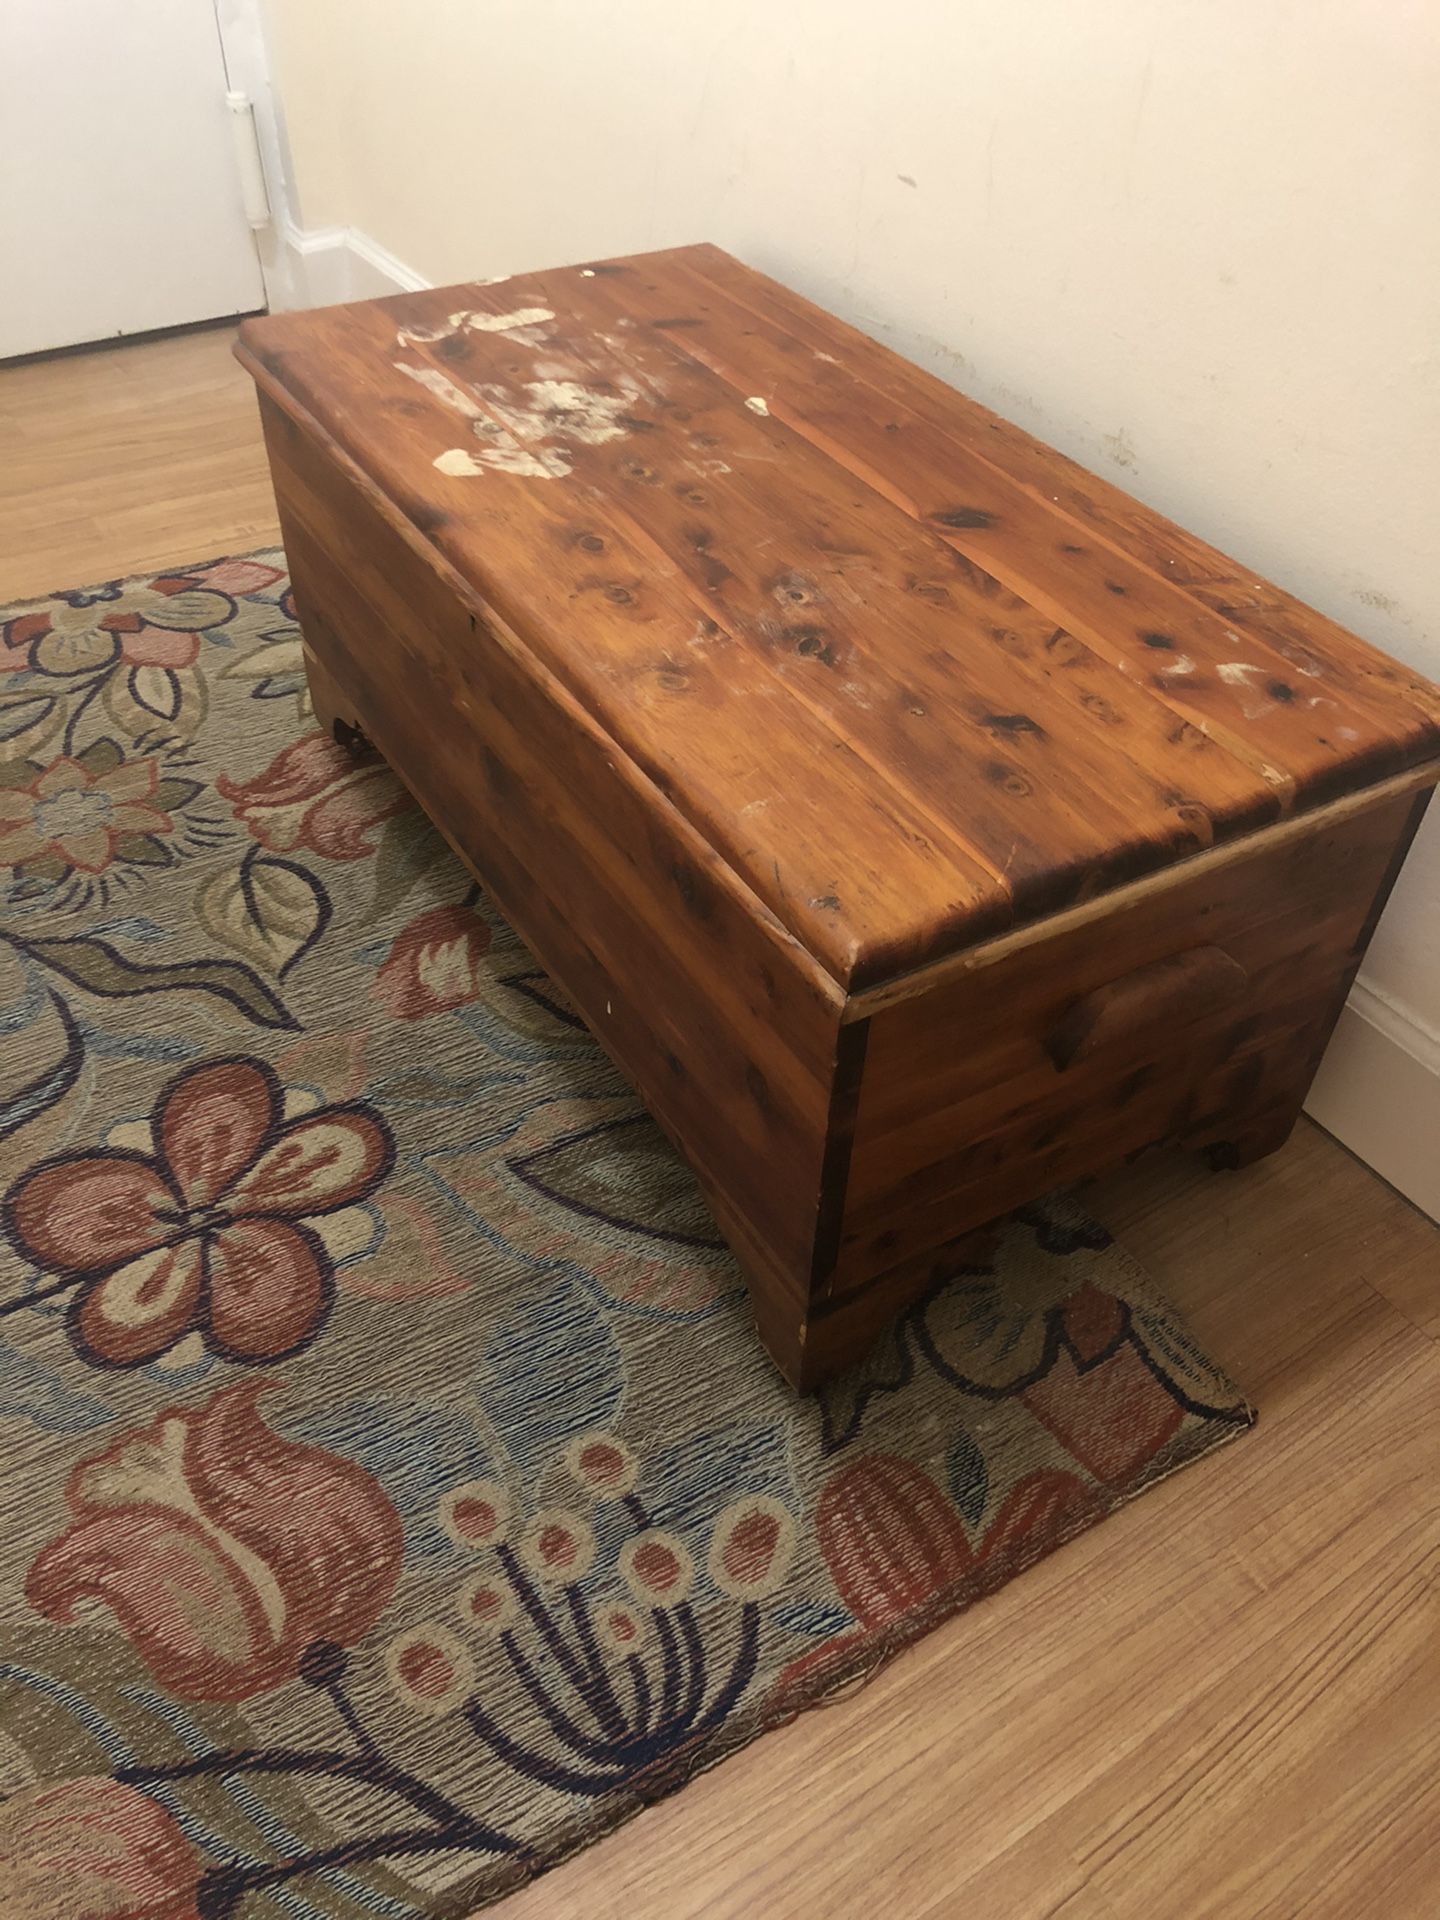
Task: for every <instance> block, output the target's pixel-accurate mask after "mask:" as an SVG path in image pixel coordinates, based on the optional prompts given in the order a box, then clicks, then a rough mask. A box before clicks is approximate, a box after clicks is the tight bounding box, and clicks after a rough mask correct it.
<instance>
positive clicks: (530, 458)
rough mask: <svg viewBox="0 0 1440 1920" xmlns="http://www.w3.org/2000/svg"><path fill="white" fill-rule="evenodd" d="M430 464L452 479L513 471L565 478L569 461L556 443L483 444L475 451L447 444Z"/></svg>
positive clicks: (529, 475)
mask: <svg viewBox="0 0 1440 1920" xmlns="http://www.w3.org/2000/svg"><path fill="white" fill-rule="evenodd" d="M431 465H432V466H433V467H434V468H435V470H436V472H437V473H444V474H448V475H449V476H450V477H451V478H452V479H455V480H465V479H470V478H472V477H473V476H474V475H476V474H481V473H511V474H515V475H516V476H517V477H518V478H520V479H522V480H563V479H564V477H565V475H566V474H567V473H569V471H570V462H569V461H568V460H567V459H566V458H565V456H564V454H563V453H557V452H556V451H555V449H554V448H553V447H539V448H530V447H516V446H496V447H481V448H479V449H478V450H477V451H476V452H474V453H472V452H471V451H470V450H469V448H468V447H447V448H446V450H445V452H444V453H439V454H436V456H435V458H434V460H433V461H432V462H431Z"/></svg>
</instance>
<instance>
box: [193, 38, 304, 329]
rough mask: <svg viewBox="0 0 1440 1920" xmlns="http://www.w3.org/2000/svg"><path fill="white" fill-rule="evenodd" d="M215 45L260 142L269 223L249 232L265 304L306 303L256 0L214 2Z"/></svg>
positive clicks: (290, 186) (279, 117)
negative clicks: (246, 99)
mask: <svg viewBox="0 0 1440 1920" xmlns="http://www.w3.org/2000/svg"><path fill="white" fill-rule="evenodd" d="M214 6H215V21H216V25H217V26H218V27H219V30H220V48H221V52H222V54H223V56H224V60H225V74H226V78H227V79H228V81H229V84H230V86H231V87H232V88H233V89H235V91H237V92H239V93H244V94H248V95H249V98H250V102H251V105H252V107H253V108H254V112H255V132H256V136H257V138H258V140H259V142H260V166H261V170H262V172H263V173H264V175H265V192H266V195H267V196H268V198H269V201H270V224H269V226H268V227H261V228H260V229H259V230H258V231H257V232H256V234H255V245H256V248H257V250H258V251H259V254H260V274H261V278H262V279H263V280H264V282H265V299H266V304H267V305H268V306H270V307H271V308H272V309H274V310H277V311H279V310H283V309H285V308H290V307H303V306H307V305H309V304H310V302H309V299H308V297H307V289H306V287H305V286H304V284H303V274H302V273H301V272H300V271H298V270H297V267H298V262H299V259H300V256H301V254H302V253H303V249H301V248H298V247H297V245H296V239H297V236H298V235H299V231H300V230H299V227H298V225H297V222H296V219H295V211H296V196H295V188H294V180H295V169H294V163H293V162H292V160H291V158H290V146H289V142H288V140H287V139H286V136H285V116H284V113H283V111H282V109H281V106H280V101H279V97H278V95H277V94H276V91H275V88H274V86H273V84H272V82H271V61H270V49H269V45H268V44H267V41H266V37H265V22H264V20H263V18H262V16H261V12H260V0H214Z"/></svg>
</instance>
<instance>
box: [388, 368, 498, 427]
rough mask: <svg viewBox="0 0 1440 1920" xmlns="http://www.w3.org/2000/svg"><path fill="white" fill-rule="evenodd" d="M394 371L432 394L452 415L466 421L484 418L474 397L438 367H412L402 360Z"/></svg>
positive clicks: (482, 411)
mask: <svg viewBox="0 0 1440 1920" xmlns="http://www.w3.org/2000/svg"><path fill="white" fill-rule="evenodd" d="M395 371H396V372H397V373H403V374H405V375H406V376H407V378H409V379H411V380H413V381H414V382H415V383H416V385H417V386H421V387H424V389H425V391H426V392H427V393H433V394H434V396H435V398H436V399H437V400H438V401H439V402H440V404H441V405H442V406H445V407H448V408H449V409H450V411H451V412H452V413H458V414H460V415H462V416H463V418H465V419H466V420H481V419H483V418H484V409H483V408H482V407H480V406H478V405H477V404H476V401H475V398H474V395H473V394H469V393H466V391H465V389H464V388H463V387H460V386H457V385H456V383H455V382H454V381H453V380H452V379H451V378H450V376H449V375H448V374H444V373H442V372H441V371H440V369H439V368H438V367H412V366H410V365H409V364H408V363H407V362H406V361H404V360H397V361H396V362H395Z"/></svg>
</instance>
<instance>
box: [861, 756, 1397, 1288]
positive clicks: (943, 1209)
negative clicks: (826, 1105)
mask: <svg viewBox="0 0 1440 1920" xmlns="http://www.w3.org/2000/svg"><path fill="white" fill-rule="evenodd" d="M1423 803H1424V795H1423V794H1422V795H1421V796H1420V798H1419V799H1417V797H1416V795H1415V793H1413V792H1402V793H1397V794H1395V795H1393V796H1392V797H1390V798H1388V799H1384V800H1380V801H1377V803H1376V804H1375V805H1374V806H1373V807H1370V808H1368V809H1367V810H1364V811H1361V812H1358V813H1356V814H1354V815H1352V816H1350V817H1348V818H1345V819H1343V820H1341V821H1338V822H1337V823H1336V824H1334V825H1330V826H1327V825H1325V824H1323V823H1322V822H1321V821H1317V822H1316V824H1315V827H1314V830H1313V831H1309V832H1301V831H1299V830H1298V826H1297V829H1296V830H1295V831H1293V832H1287V833H1286V834H1285V835H1284V836H1277V843H1276V844H1274V845H1273V846H1267V845H1266V844H1265V841H1264V838H1263V837H1262V838H1261V839H1260V840H1259V841H1257V843H1256V844H1255V846H1254V848H1253V850H1252V851H1248V852H1247V853H1246V854H1245V855H1243V856H1240V855H1238V853H1237V855H1236V857H1234V858H1232V859H1231V860H1230V861H1228V862H1227V863H1225V864H1223V865H1218V866H1217V870H1216V871H1214V872H1210V871H1207V867H1208V866H1209V864H1210V863H1209V861H1208V860H1207V859H1206V858H1203V857H1202V858H1201V859H1198V860H1197V861H1196V862H1195V863H1194V867H1195V871H1194V873H1193V875H1192V876H1191V877H1189V878H1184V877H1182V876H1181V875H1178V874H1177V875H1176V876H1175V877H1174V878H1173V879H1171V878H1167V879H1166V880H1165V881H1164V882H1160V883H1156V884H1155V885H1154V887H1153V888H1152V889H1150V890H1148V891H1147V890H1146V889H1143V888H1137V889H1135V890H1134V893H1135V895H1136V896H1137V897H1136V898H1135V899H1134V900H1133V903H1132V904H1130V905H1128V906H1125V907H1123V908H1122V909H1120V910H1117V911H1116V912H1114V913H1113V914H1109V915H1102V916H1101V917H1099V918H1097V919H1093V920H1090V921H1088V922H1085V923H1084V924H1081V925H1079V926H1077V927H1076V928H1075V929H1074V930H1073V931H1072V932H1070V933H1059V934H1056V935H1054V936H1052V937H1049V938H1043V937H1042V938H1038V939H1036V940H1034V941H1033V942H1031V943H1030V944H1028V945H1020V946H1018V947H1016V948H1015V950H1014V951H1012V952H1010V953H1009V954H1008V955H1006V956H1005V957H1002V958H997V959H996V960H995V962H994V963H993V964H991V965H977V966H975V967H974V968H973V969H972V970H970V971H968V972H963V973H961V974H960V975H959V976H958V977H951V978H950V979H949V980H948V981H942V982H940V983H937V984H936V985H935V986H934V987H933V988H932V989H931V990H930V991H929V992H927V993H921V994H919V995H917V997H915V998H913V999H909V1000H905V1001H902V1002H900V1003H898V1004H894V1005H891V1006H888V1007H885V1008H883V1009H882V1010H881V1011H879V1012H877V1013H876V1014H875V1015H874V1017H873V1018H872V1019H871V1021H870V1023H869V1039H868V1048H867V1054H866V1063H865V1075H864V1079H863V1082H862V1085H861V1089H860V1096H859V1102H858V1110H857V1114H856V1122H855V1132H854V1146H853V1153H852V1157H851V1161H850V1169H849V1185H848V1189H847V1195H846V1207H845V1219H844V1227H843V1230H842V1235H841V1244H840V1250H839V1256H838V1261H837V1265H836V1269H835V1273H834V1276H833V1278H832V1281H831V1285H830V1291H831V1292H832V1293H835V1294H837V1295H844V1294H846V1293H849V1292H853V1291H855V1290H857V1289H862V1288H864V1287H865V1286H867V1285H869V1284H870V1283H872V1282H873V1281H874V1279H875V1278H876V1276H877V1275H880V1274H882V1273H884V1272H886V1271H887V1270H888V1269H889V1268H891V1267H893V1266H896V1265H898V1264H899V1263H901V1262H902V1261H904V1260H907V1259H911V1258H913V1257H915V1256H917V1255H919V1254H922V1253H923V1252H925V1251H926V1250H927V1249H931V1248H935V1247H938V1246H940V1245H941V1244H942V1243H943V1242H944V1241H946V1240H947V1239H949V1238H950V1237H951V1236H953V1235H955V1234H959V1233H963V1232H965V1231H968V1230H969V1229H970V1228H973V1227H975V1226H978V1225H980V1224H982V1223H983V1222H985V1221H988V1220H990V1219H992V1218H994V1217H996V1216H997V1215H999V1214H1001V1213H1003V1212H1004V1211H1006V1210H1007V1209H1008V1208H1010V1207H1013V1206H1016V1205H1021V1204H1024V1203H1025V1202H1027V1201H1029V1200H1031V1199H1033V1198H1034V1197H1035V1196H1036V1195H1037V1194H1040V1193H1044V1192H1046V1191H1047V1190H1049V1189H1050V1188H1053V1187H1056V1186H1060V1185H1063V1184H1064V1183H1066V1182H1067V1181H1071V1180H1075V1179H1077V1178H1081V1177H1083V1176H1087V1175H1089V1174H1092V1173H1096V1172H1099V1171H1101V1170H1103V1169H1104V1168H1105V1167H1107V1166H1110V1165H1114V1164H1116V1163H1118V1162H1119V1161H1121V1160H1122V1159H1124V1158H1125V1157H1127V1156H1128V1155H1131V1154H1134V1153H1136V1152H1138V1151H1139V1150H1141V1149H1143V1148H1145V1147H1148V1146H1151V1145H1155V1144H1158V1143H1160V1142H1166V1141H1169V1142H1176V1143H1188V1144H1197V1145H1203V1144H1208V1143H1209V1142H1211V1141H1220V1140H1223V1139H1229V1138H1233V1137H1234V1133H1235V1130H1236V1129H1237V1127H1239V1128H1241V1129H1242V1130H1254V1129H1255V1128H1257V1127H1259V1126H1261V1125H1263V1123H1264V1122H1265V1121H1266V1120H1267V1118H1268V1117H1269V1116H1271V1115H1280V1114H1284V1113H1288V1115H1289V1117H1290V1118H1292V1119H1293V1115H1294V1112H1295V1111H1296V1110H1298V1108H1299V1105H1300V1103H1301V1101H1302V1099H1303V1097H1304V1094H1305V1091H1306V1089H1307V1088H1308V1085H1309V1082H1310V1078H1311V1076H1312V1075H1313V1073H1314V1071H1315V1068H1316V1066H1317V1065H1318V1062H1319V1055H1320V1052H1321V1050H1322V1049H1323V1047H1324V1045H1325V1042H1326V1040H1327V1039H1328V1037H1329V1034H1330V1030H1331V1027H1332V1025H1333V1022H1334V1019H1335V1017H1336V1016H1337V1015H1338V1013H1339V1010H1340V1005H1341V1003H1342V1001H1343V999H1344V995H1345V993H1346V991H1347V989H1348V986H1349V982H1350V979H1351V978H1352V977H1353V972H1354V969H1355V967H1356V965H1357V964H1358V962H1359V959H1360V956H1361V954H1362V953H1363V951H1364V947H1365V944H1366V942H1367V941H1368V939H1369V935H1370V932H1371V931H1372V928H1373V922H1374V918H1375V917H1376V914H1377V911H1378V909H1377V899H1381V898H1383V894H1384V892H1385V891H1386V890H1388V886H1389V883H1390V881H1391V880H1392V879H1393V877H1394V872H1395V871H1396V870H1397V868H1398V862H1399V859H1400V858H1401V857H1403V851H1404V848H1405V847H1406V846H1407V845H1408V843H1409V836H1410V834H1411V832H1413V829H1414V825H1415V823H1416V822H1417V820H1418V817H1419V811H1420V809H1421V808H1422V807H1423ZM999 944H1000V945H1001V946H1003V945H1004V943H1003V942H1002V943H999ZM983 953H984V950H983V949H981V950H980V955H981V956H983Z"/></svg>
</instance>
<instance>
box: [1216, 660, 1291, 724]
mask: <svg viewBox="0 0 1440 1920" xmlns="http://www.w3.org/2000/svg"><path fill="white" fill-rule="evenodd" d="M1215 671H1216V673H1218V674H1219V676H1220V678H1221V679H1222V680H1223V681H1224V682H1225V684H1226V686H1227V687H1234V688H1235V689H1236V690H1237V692H1238V693H1239V695H1240V711H1241V712H1242V713H1243V714H1244V716H1245V718H1246V719H1247V720H1258V719H1259V718H1260V715H1261V714H1262V713H1264V711H1265V709H1266V708H1267V707H1273V706H1274V705H1275V704H1276V703H1275V701H1274V699H1273V698H1272V697H1271V695H1270V694H1269V693H1267V692H1266V691H1265V690H1264V687H1263V685H1260V686H1257V684H1256V679H1257V676H1258V678H1259V680H1260V681H1261V682H1264V681H1267V680H1268V679H1269V678H1270V675H1269V673H1268V672H1267V670H1266V669H1265V668H1264V667H1261V666H1257V665H1256V664H1255V662H1254V661H1253V660H1222V661H1221V662H1220V664H1219V666H1217V667H1216V669H1215Z"/></svg>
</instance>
